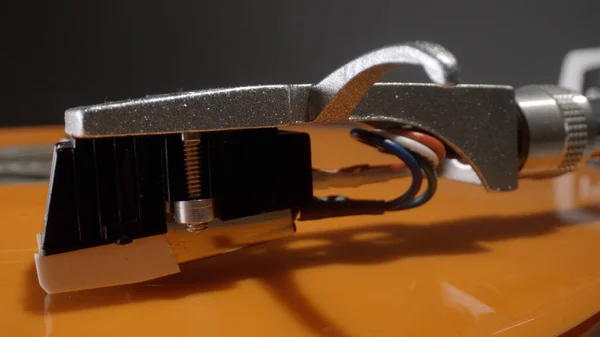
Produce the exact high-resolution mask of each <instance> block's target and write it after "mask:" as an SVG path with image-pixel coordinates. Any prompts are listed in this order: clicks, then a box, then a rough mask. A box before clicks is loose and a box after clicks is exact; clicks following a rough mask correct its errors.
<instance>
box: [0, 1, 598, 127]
mask: <svg viewBox="0 0 600 337" xmlns="http://www.w3.org/2000/svg"><path fill="white" fill-rule="evenodd" d="M3 7H4V8H3V9H2V20H1V23H0V25H1V26H2V33H0V34H2V42H3V44H2V54H1V56H0V61H1V67H2V73H1V74H2V81H1V83H2V84H1V85H2V88H1V89H2V99H1V100H0V126H7V125H31V124H58V123H61V122H62V115H63V111H64V110H65V109H66V108H68V107H72V106H78V105H88V104H95V103H100V102H103V101H105V100H120V99H126V98H132V97H138V96H144V95H147V94H156V93H164V92H172V91H177V90H192V89H202V88H210V87H223V86H238V85H249V84H271V83H312V82H316V81H318V80H320V79H321V78H323V77H324V76H326V75H327V74H328V73H329V72H330V71H332V70H334V69H335V68H336V67H337V66H339V65H341V64H342V63H344V62H345V61H347V60H349V59H350V58H352V57H354V56H358V55H359V54H361V53H363V52H365V51H367V50H369V49H370V48H374V47H378V46H381V45H385V44H389V43H393V42H402V41H407V40H415V39H421V40H431V41H435V42H438V43H441V44H443V45H444V46H446V47H447V48H448V49H450V50H451V51H452V52H454V53H455V55H456V56H457V57H458V59H459V62H460V64H461V68H462V79H463V80H464V81H465V82H469V83H499V84H510V85H515V86H518V85H522V84H526V83H542V82H548V83H555V82H556V80H557V77H558V70H559V67H560V63H561V60H562V57H563V55H564V54H565V53H566V52H567V51H568V50H570V49H573V48H582V47H593V46H599V45H600V1H598V0H571V1H566V0H564V1H555V0H545V1H543V0H538V1H527V0H510V1H509V0H505V1H398V0H396V1H391V0H390V1H376V0H345V1H325V0H321V1H301V0H296V1H283V0H279V1H225V0H220V1H219V0H216V1H185V2H176V1H167V0H165V1H159V0H134V1H108V0H103V1H92V0H89V1H83V0H55V1H18V2H14V3H12V2H11V4H10V5H9V4H8V3H4V4H3ZM420 77H421V74H420V73H419V72H416V71H415V70H414V69H412V70H410V69H409V70H404V71H402V70H401V71H399V72H396V73H395V74H393V75H392V76H391V77H390V78H389V79H394V80H402V79H408V80H417V79H419V78H420Z"/></svg>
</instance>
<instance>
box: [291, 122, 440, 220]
mask: <svg viewBox="0 0 600 337" xmlns="http://www.w3.org/2000/svg"><path fill="white" fill-rule="evenodd" d="M350 135H351V136H352V137H353V138H354V139H356V140H358V141H360V142H362V143H364V144H367V145H369V146H372V147H375V148H377V149H379V150H380V151H381V152H384V153H387V154H391V155H394V156H396V157H398V158H399V159H400V160H401V161H402V164H401V165H385V166H369V165H356V166H351V167H348V168H342V169H338V170H335V171H323V170H315V171H314V172H313V186H315V188H323V187H332V186H334V187H355V186H360V185H363V184H368V183H374V182H382V181H386V180H390V179H393V178H398V177H406V176H411V177H412V181H411V184H410V186H409V188H408V189H407V190H406V192H404V193H403V194H402V195H401V196H399V197H397V198H395V199H393V200H390V201H379V200H352V199H348V198H346V197H343V196H329V197H325V198H318V199H315V201H314V202H313V203H312V204H311V205H310V206H308V207H307V208H305V209H303V210H302V212H301V219H304V220H311V219H321V218H326V217H335V216H345V215H360V214H381V213H385V212H390V211H399V210H406V209H410V208H414V207H418V206H421V205H423V204H424V203H426V202H427V201H429V200H430V199H431V198H432V197H433V195H434V194H435V191H436V189H437V174H436V171H435V167H437V165H439V163H440V162H441V161H442V160H444V158H445V156H446V150H445V147H444V144H442V143H441V142H440V141H439V140H438V139H436V138H434V137H432V136H430V135H427V134H425V133H421V132H418V131H413V130H408V129H398V130H386V131H382V130H365V129H359V128H357V129H353V130H352V131H351V132H350ZM424 178H425V179H426V180H427V188H426V190H425V191H424V192H423V193H422V194H420V195H418V193H419V191H420V190H421V186H422V183H423V179H424Z"/></svg>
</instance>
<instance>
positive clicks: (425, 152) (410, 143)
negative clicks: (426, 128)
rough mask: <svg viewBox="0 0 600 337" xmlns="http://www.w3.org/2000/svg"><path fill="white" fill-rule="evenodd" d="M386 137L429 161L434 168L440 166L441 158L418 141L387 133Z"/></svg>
mask: <svg viewBox="0 0 600 337" xmlns="http://www.w3.org/2000/svg"><path fill="white" fill-rule="evenodd" d="M381 133H385V132H381ZM385 135H386V136H387V137H389V138H390V139H392V140H393V141H394V142H396V143H397V144H398V145H400V146H402V147H404V148H406V149H407V150H410V151H412V152H414V153H416V154H418V155H420V156H421V157H423V158H425V159H427V161H428V162H430V163H431V165H433V167H437V166H438V165H439V164H440V158H438V156H437V155H436V154H435V152H433V150H432V149H430V148H428V147H427V146H426V145H424V144H422V143H419V142H417V141H416V140H413V139H410V138H406V137H404V136H397V135H393V134H389V133H385Z"/></svg>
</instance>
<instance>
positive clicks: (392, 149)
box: [350, 129, 423, 211]
mask: <svg viewBox="0 0 600 337" xmlns="http://www.w3.org/2000/svg"><path fill="white" fill-rule="evenodd" d="M350 134H351V135H352V136H353V137H355V138H356V139H357V140H359V141H361V142H363V143H366V144H368V145H371V146H375V147H377V148H379V149H380V151H383V152H386V153H389V154H393V155H395V156H396V157H398V158H400V160H402V162H404V164H405V165H406V167H407V168H408V169H409V171H410V173H411V175H412V181H411V183H410V186H409V188H408V190H406V192H404V194H402V195H401V196H400V197H398V198H396V199H394V200H390V201H388V202H386V205H387V208H388V210H390V211H393V210H397V209H402V208H403V206H404V205H406V204H407V203H409V202H410V201H412V200H413V199H414V198H415V196H416V195H417V193H419V190H420V189H421V184H422V183H423V172H422V171H421V166H420V165H419V162H418V161H417V159H415V157H414V156H413V155H412V154H411V153H410V152H409V151H408V150H406V149H405V148H404V147H402V146H401V145H399V144H397V143H396V142H394V141H392V140H390V139H388V138H387V137H385V136H383V135H381V134H379V133H376V132H373V131H368V130H364V129H353V130H352V131H350ZM413 207H414V206H413Z"/></svg>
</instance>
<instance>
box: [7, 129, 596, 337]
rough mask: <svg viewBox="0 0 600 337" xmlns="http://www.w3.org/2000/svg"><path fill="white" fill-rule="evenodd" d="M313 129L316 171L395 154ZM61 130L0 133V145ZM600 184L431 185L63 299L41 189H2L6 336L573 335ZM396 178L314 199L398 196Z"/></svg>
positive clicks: (591, 290)
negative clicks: (45, 252)
mask: <svg viewBox="0 0 600 337" xmlns="http://www.w3.org/2000/svg"><path fill="white" fill-rule="evenodd" d="M308 131H309V132H310V133H311V137H312V147H313V165H314V167H318V168H337V167H345V166H350V165H355V164H362V163H368V164H374V165H377V164H386V163H395V162H394V158H393V157H391V156H387V155H384V154H380V153H377V152H376V151H373V150H372V149H371V148H369V147H367V146H364V145H361V144H359V143H357V142H355V141H353V140H351V139H350V138H349V136H348V135H347V131H348V130H346V129H345V128H341V127H335V128H330V127H313V128H311V129H308ZM61 136H62V130H61V128H39V129H37V128H30V129H17V130H13V131H11V130H3V131H2V132H0V144H2V145H9V144H11V145H16V144H26V143H27V144H35V143H40V142H54V141H56V140H58V139H59V138H60V137H61ZM396 160H397V159H396ZM599 181H600V172H598V171H595V170H593V169H582V170H579V171H578V172H577V173H576V174H570V175H566V176H563V177H560V178H558V179H554V180H538V181H531V180H529V181H528V180H523V181H520V186H519V189H518V190H517V191H514V192H506V193H488V192H486V191H485V190H484V189H483V187H482V186H478V185H468V184H463V183H458V182H453V181H446V180H441V181H440V184H439V189H438V193H437V194H436V195H435V197H434V198H433V200H432V201H431V202H430V203H428V204H427V205H425V206H423V207H420V208H417V209H412V210H409V211H402V212H396V213H390V214H386V215H383V216H355V217H344V218H336V219H326V220H320V221H309V222H298V223H297V227H298V231H297V233H296V235H295V236H292V237H290V238H287V239H283V240H279V241H273V242H269V243H266V244H263V245H259V246H255V247H251V248H248V249H243V250H239V251H236V252H232V253H228V254H225V255H220V256H216V257H212V258H208V259H204V260H200V261H197V262H192V263H189V264H186V265H183V266H182V273H179V274H176V275H172V276H168V277H165V278H161V279H156V280H152V281H148V282H145V283H140V284H133V285H123V286H117V287H110V288H104V289H95V290H88V291H82V292H74V293H64V294H57V295H47V294H46V293H45V292H44V291H43V290H42V289H41V288H40V287H39V285H38V281H37V278H36V271H35V267H34V261H33V255H34V253H35V252H36V247H37V245H36V234H37V233H39V232H40V231H41V230H42V227H43V219H44V212H45V206H46V193H47V184H39V183H38V184H22V185H16V184H5V185H1V186H0V209H1V212H0V214H1V217H2V218H1V219H2V222H1V223H2V235H1V236H0V277H1V278H0V296H1V298H2V301H1V303H2V304H1V305H0V323H1V324H0V327H1V328H0V331H1V333H0V335H2V336H15V337H16V336H53V337H56V336H89V337H91V336H161V337H164V336H176V337H185V336H289V337H292V336H336V337H351V336H352V337H354V336H356V337H358V336H369V337H372V336H378V337H383V336H556V335H561V334H566V335H579V334H582V333H584V332H586V331H587V330H588V329H589V328H591V327H592V326H593V325H594V323H595V322H596V321H597V320H598V318H597V317H596V316H594V315H595V314H596V313H597V312H598V311H600V268H599V267H598V261H599V260H600V209H599V208H598V207H597V204H598V200H600V184H599ZM406 184H407V182H406V179H401V180H399V181H393V182H388V183H382V184H374V185H369V186H364V187H360V188H353V189H336V190H326V191H318V192H319V194H322V195H326V194H346V195H349V196H351V197H360V198H392V197H394V196H396V195H398V194H399V192H402V189H403V188H404V187H405V185H406Z"/></svg>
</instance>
